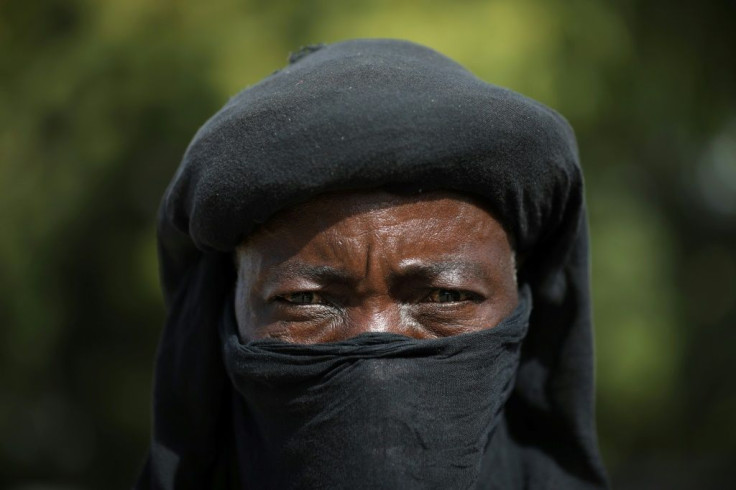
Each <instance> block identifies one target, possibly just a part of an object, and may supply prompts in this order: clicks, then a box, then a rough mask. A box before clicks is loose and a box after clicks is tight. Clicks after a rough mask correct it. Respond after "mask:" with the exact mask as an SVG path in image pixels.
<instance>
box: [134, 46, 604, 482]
mask: <svg viewBox="0 0 736 490" xmlns="http://www.w3.org/2000/svg"><path fill="white" fill-rule="evenodd" d="M366 188H385V189H401V190H402V192H424V191H429V190H437V189H442V190H452V191H458V192H462V193H466V194H470V195H473V196H475V197H478V198H480V199H481V200H482V201H483V202H484V203H486V204H487V206H488V207H489V209H490V210H491V211H492V212H493V214H494V215H495V216H496V217H497V218H498V219H499V220H500V221H501V223H502V224H503V225H504V227H505V229H506V230H507V231H508V233H509V236H510V237H511V240H512V242H513V243H514V247H515V249H516V251H517V254H518V255H519V256H520V257H521V258H522V259H523V262H522V264H521V267H520V270H519V273H518V277H519V286H520V290H521V293H522V294H521V295H520V299H521V302H520V305H519V307H518V308H517V310H516V311H515V312H514V313H513V314H512V315H511V316H510V317H509V318H507V319H506V320H505V321H504V322H502V323H501V325H499V326H497V327H495V328H493V329H490V330H488V331H485V332H482V333H479V334H465V335H459V336H457V337H453V338H446V339H437V340H432V341H417V340H412V339H408V338H403V337H398V338H397V336H395V335H389V334H371V335H363V336H359V337H356V338H355V339H351V340H349V341H345V342H338V343H335V344H319V345H314V346H303V345H288V344H283V343H279V342H275V341H258V342H252V343H241V342H240V340H239V339H238V338H237V335H235V334H234V330H233V328H234V327H233V324H232V323H233V319H232V311H231V310H232V293H233V289H234V284H235V274H234V266H233V259H232V252H233V250H234V249H235V247H236V246H237V245H238V244H239V243H240V242H241V241H242V240H243V239H244V237H246V236H247V235H248V234H249V233H250V232H251V231H253V229H254V228H255V227H256V226H257V225H258V224H260V223H263V222H265V221H266V220H268V218H269V217H271V216H272V215H273V214H274V213H275V212H277V211H278V210H280V209H283V208H285V207H288V206H291V205H294V204H296V203H299V202H302V201H304V200H307V199H309V198H311V197H314V196H316V195H319V194H322V193H325V192H329V191H334V190H345V189H366ZM158 232H159V253H160V265H161V278H162V285H163V289H164V296H165V300H166V305H167V310H168V318H167V323H166V327H165V329H164V332H163V336H162V339H161V342H160V345H159V352H158V356H157V365H156V375H155V388H154V390H155V392H154V429H153V436H152V444H151V449H150V455H149V458H148V460H147V464H146V467H145V469H144V471H143V474H142V475H141V477H140V480H139V482H138V488H157V489H173V488H177V489H178V488H218V487H220V488H283V487H292V488H319V487H324V488H335V487H346V488H347V487H350V488H354V487H356V486H357V487H363V488H532V489H538V488H549V489H576V488H581V489H582V488H591V489H592V488H605V487H606V486H607V485H606V478H605V474H604V470H603V468H602V465H601V462H600V457H599V454H598V448H597V442H596V433H595V424H594V417H593V394H594V392H593V350H592V325H591V318H590V293H589V253H588V236H587V225H586V218H585V209H584V199H583V189H582V175H581V171H580V167H579V164H578V155H577V148H576V143H575V138H574V135H573V132H572V130H571V128H570V127H569V125H568V124H567V122H566V121H565V120H564V119H563V118H562V117H561V116H560V115H559V114H557V113H556V112H554V111H553V110H551V109H549V108H547V107H545V106H543V105H542V104H540V103H538V102H535V101H533V100H531V99H528V98H526V97H524V96H522V95H519V94H517V93H514V92H512V91H510V90H507V89H503V88H499V87H496V86H493V85H490V84H488V83H486V82H483V81H482V80H480V79H478V78H476V77H475V76H474V75H472V74H471V73H469V72H468V71H467V70H465V69H464V68H462V67H461V66H460V65H458V64H457V63H455V62H454V61H452V60H450V59H448V58H446V57H444V56H442V55H440V54H438V53H436V52H434V51H432V50H430V49H428V48H425V47H422V46H419V45H416V44H413V43H409V42H405V41H395V40H354V41H347V42H342V43H338V44H333V45H329V46H324V47H320V48H311V49H309V50H307V51H305V52H304V54H303V55H302V56H297V57H294V60H293V62H292V63H291V64H290V65H289V66H287V67H286V68H284V69H282V70H280V71H278V72H276V73H274V74H273V75H271V76H270V77H268V78H266V79H265V80H263V81H262V82H260V83H258V84H257V85H254V86H252V87H249V88H247V89H246V90H244V91H242V92H241V93H239V94H238V95H236V96H235V97H233V98H232V99H231V100H230V101H229V102H228V103H227V104H226V105H225V106H224V107H223V108H222V109H221V110H220V111H219V112H218V113H217V114H215V115H214V116H213V117H212V118H211V119H210V120H209V121H208V122H207V123H205V125H204V126H203V127H202V128H201V129H200V130H199V131H198V132H197V134H196V135H195V137H194V139H193V140H192V142H191V144H190V146H189V148H188V149H187V151H186V154H185V156H184V159H183V161H182V163H181V166H180V167H179V170H178V171H177V173H176V175H175V176H174V179H173V180H172V182H171V184H170V185H169V187H168V189H167V191H166V193H165V195H164V197H163V200H162V204H161V209H160V214H159V222H158ZM264 373H265V374H264ZM398 373H402V375H401V376H400V375H399V374H398ZM432 373H435V374H437V376H431V374H432ZM453 373H455V374H453ZM460 373H469V374H468V376H470V377H471V378H470V379H471V381H472V383H471V384H467V383H465V384H464V383H461V382H458V380H459V376H460ZM402 376H403V378H404V379H403V380H402ZM429 379H434V381H428V380H429ZM377 380H381V382H378V381H377ZM406 380H412V382H411V383H407V382H406ZM325 386H329V387H330V389H324V387H325ZM310 387H311V388H310ZM402 387H403V388H402ZM338 388H339V389H338ZM314 393H320V395H321V396H319V397H315V396H312V395H313V394H314ZM420 400H421V401H422V403H418V401H420ZM341 401H342V403H343V404H341ZM427 406H434V407H436V410H427V409H420V407H425V408H426V407H427ZM295 407H296V408H295ZM386 410H388V411H389V413H386ZM382 413H384V414H385V416H383V415H381V414H382ZM428 420H431V423H430V422H428ZM315 421H318V423H317V422H315ZM368 421H370V423H369V422H368ZM361 427H362V429H360V428H361ZM371 427H372V429H371ZM320 448H322V451H320V450H319V449H320ZM325 448H327V449H325ZM443 451H444V453H443ZM358 458H360V459H361V460H362V461H366V458H368V461H371V463H370V466H371V468H370V469H371V471H370V472H368V473H365V472H364V470H365V468H363V470H361V469H360V468H361V467H360V465H356V461H358Z"/></svg>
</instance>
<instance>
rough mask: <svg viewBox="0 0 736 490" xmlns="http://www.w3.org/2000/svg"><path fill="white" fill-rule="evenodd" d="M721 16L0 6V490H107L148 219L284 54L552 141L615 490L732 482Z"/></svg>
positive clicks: (632, 8) (734, 66) (735, 436)
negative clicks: (487, 109)
mask: <svg viewBox="0 0 736 490" xmlns="http://www.w3.org/2000/svg"><path fill="white" fill-rule="evenodd" d="M734 20H736V3H735V2H734V1H728V0H723V1H708V0H704V1H699V2H696V1H692V0H687V1H680V0H639V1H635V0H621V1H618V2H608V1H605V0H491V1H463V0H455V1H449V0H448V1H441V0H436V1H418V0H391V1H389V0H374V1H362V0H342V1H339V2H338V1H331V0H313V1H286V0H242V1H235V0H218V1H215V0H212V1H208V2H204V1H196V0H179V1H175V0H167V1H164V0H118V1H92V0H36V1H28V0H2V1H0V326H1V328H0V381H1V383H2V389H1V390H0V487H2V488H11V489H16V490H20V489H25V490H31V489H35V490H39V489H114V488H128V487H129V486H130V485H131V483H132V481H133V480H134V476H135V474H136V473H137V471H138V469H139V467H140V465H141V462H142V458H143V455H144V452H145V450H146V445H147V442H148V433H149V421H150V391H151V376H152V361H153V357H154V352H155V345H156V341H157V338H158V335H159V333H160V329H161V325H162V322H163V315H164V312H163V308H162V300H161V295H160V292H159V288H158V279H157V264H156V254H155V232H154V217H155V213H156V208H157V205H158V200H159V198H160V196H161V194H162V192H163V190H164V188H165V186H166V184H167V182H168V180H169V178H170V177H171V176H172V174H173V172H174V170H175V168H176V166H177V165H178V162H179V160H180V158H181V156H182V153H183V151H184V149H185V147H186V145H187V142H188V141H189V139H190V138H191V136H192V135H193V133H194V132H195V130H196V129H197V128H198V126H199V125H200V124H202V123H203V122H204V120H205V119H206V118H207V117H208V116H209V115H210V114H212V113H213V112H215V111H216V110H217V109H218V108H219V107H220V106H221V105H222V104H223V103H224V102H225V101H227V99H228V98H229V97H230V96H231V95H233V94H235V93H236V92H237V91H238V90H240V89H241V88H242V87H244V86H247V85H250V84H253V83H255V82H257V81H258V80H259V79H261V78H263V77H265V76H267V75H268V74H270V73H271V72H273V71H274V70H276V69H279V68H281V67H282V66H284V64H285V63H286V57H287V55H288V53H289V52H290V51H295V50H296V49H298V48H299V47H300V46H302V45H306V44H312V43H318V42H332V41H338V40H342V39H346V38H351V37H396V38H403V39H409V40H413V41H417V42H420V43H423V44H426V45H428V46H430V47H433V48H435V49H437V50H439V51H440V52H443V53H445V54H447V55H449V56H450V57H452V58H454V59H456V60H458V61H460V62H461V63H462V64H464V65H465V66H467V67H468V68H469V69H471V70H472V71H473V72H475V73H476V74H477V75H478V76H480V77H481V78H483V79H485V80H487V81H490V82H492V83H495V84H498V85H503V86H507V87H510V88H512V89H514V90H516V91H519V92H522V93H524V94H526V95H529V96H531V97H533V98H536V99H538V100H540V101H542V102H544V103H546V104H548V105H550V106H552V107H554V108H555V109H557V110H559V111H560V112H562V113H563V114H564V115H565V116H566V117H567V118H568V119H569V120H570V121H571V123H572V125H573V126H574V127H575V129H576V131H577V134H578V137H579V143H580V149H581V155H582V161H583V165H584V170H585V173H586V177H587V196H588V203H589V210H590V222H591V227H592V241H593V285H594V297H595V321H596V328H597V337H596V344H597V356H598V357H597V366H598V368H597V383H598V402H597V410H598V423H599V433H600V442H601V446H602V450H603V454H604V458H605V461H606V465H607V467H608V468H609V471H610V474H611V477H612V480H613V483H614V486H615V487H616V488H626V489H655V488H656V489H659V488H662V489H664V488H667V489H699V490H700V489H708V488H727V487H729V486H730V485H731V484H733V481H734V477H736V471H735V470H734V465H735V464H736V457H734V456H735V455H736V383H734V380H733V373H734V371H735V370H734V352H736V321H735V320H736V53H735V51H736V28H734Z"/></svg>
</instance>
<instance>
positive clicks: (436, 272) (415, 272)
mask: <svg viewBox="0 0 736 490" xmlns="http://www.w3.org/2000/svg"><path fill="white" fill-rule="evenodd" d="M446 274H453V275H455V274H459V275H461V276H462V277H463V278H473V279H479V280H485V279H488V274H487V272H486V270H485V269H484V268H483V267H481V265H480V264H478V263H477V262H472V261H464V260H460V261H450V262H421V261H411V262H410V263H408V264H406V265H401V266H400V267H399V271H398V272H394V273H392V274H391V280H392V281H395V280H399V279H404V278H410V279H420V280H432V279H436V278H437V277H440V276H442V275H446Z"/></svg>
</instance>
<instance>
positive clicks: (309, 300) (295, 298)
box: [276, 291, 327, 305]
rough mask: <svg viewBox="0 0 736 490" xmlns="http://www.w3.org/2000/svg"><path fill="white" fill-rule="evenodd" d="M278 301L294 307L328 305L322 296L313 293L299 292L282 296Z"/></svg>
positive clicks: (278, 297)
mask: <svg viewBox="0 0 736 490" xmlns="http://www.w3.org/2000/svg"><path fill="white" fill-rule="evenodd" d="M276 299H277V300H280V301H283V302H285V303H291V304H294V305H322V304H325V303H327V302H326V301H325V300H324V298H322V296H320V295H319V294H317V293H315V292H313V291H298V292H296V293H289V294H282V295H280V296H277V297H276Z"/></svg>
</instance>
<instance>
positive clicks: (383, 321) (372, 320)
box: [349, 297, 403, 335]
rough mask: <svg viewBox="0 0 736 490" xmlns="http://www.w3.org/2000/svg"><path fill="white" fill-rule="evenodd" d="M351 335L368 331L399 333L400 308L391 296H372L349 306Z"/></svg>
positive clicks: (400, 327) (400, 328) (400, 329)
mask: <svg viewBox="0 0 736 490" xmlns="http://www.w3.org/2000/svg"><path fill="white" fill-rule="evenodd" d="M349 318H350V327H351V328H350V329H351V331H352V332H351V333H352V334H353V335H359V334H361V333H369V332H386V333H401V331H402V330H403V328H402V325H401V308H400V305H399V304H398V303H396V302H394V301H392V300H391V298H388V297H383V298H374V299H372V300H367V301H363V302H361V303H360V304H358V305H355V306H354V307H352V308H350V311H349Z"/></svg>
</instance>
